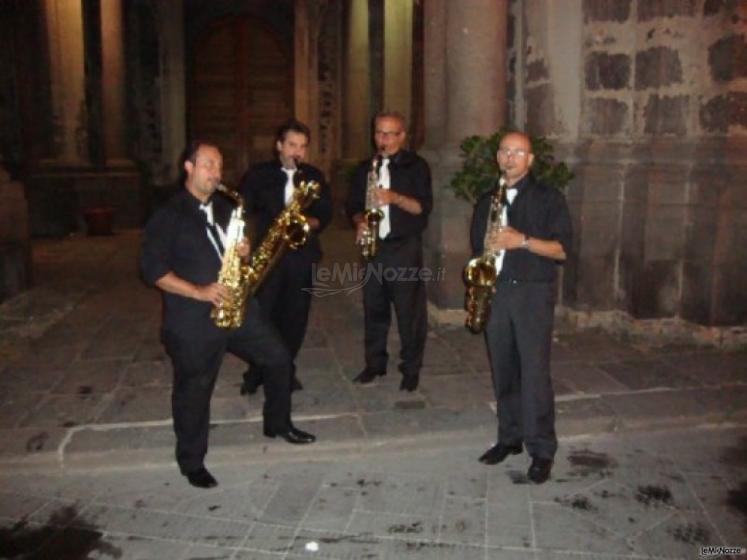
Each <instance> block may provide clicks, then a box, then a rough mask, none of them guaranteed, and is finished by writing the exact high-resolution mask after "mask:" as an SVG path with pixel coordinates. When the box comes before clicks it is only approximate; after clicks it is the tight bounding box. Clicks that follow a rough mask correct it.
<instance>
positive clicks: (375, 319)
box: [363, 237, 428, 375]
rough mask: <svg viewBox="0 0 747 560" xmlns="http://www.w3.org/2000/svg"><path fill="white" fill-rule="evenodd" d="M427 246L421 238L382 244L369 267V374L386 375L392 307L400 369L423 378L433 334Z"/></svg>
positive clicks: (366, 314) (366, 316)
mask: <svg viewBox="0 0 747 560" xmlns="http://www.w3.org/2000/svg"><path fill="white" fill-rule="evenodd" d="M422 267H423V247H422V243H421V240H420V239H419V238H417V237H407V238H404V239H401V240H394V241H381V242H380V243H379V246H378V251H377V253H376V256H375V257H374V258H373V259H371V260H370V261H368V262H367V264H366V277H365V283H364V285H363V313H364V329H365V336H364V340H365V355H366V369H368V370H369V371H373V372H385V371H386V367H387V361H388V359H389V354H388V353H387V349H386V346H387V344H386V343H387V336H388V334H389V326H390V325H391V322H392V313H391V310H392V306H393V307H394V312H395V314H396V316H397V326H398V329H399V339H400V343H401V347H402V348H401V352H400V365H399V370H400V371H401V372H402V374H403V375H418V374H419V373H420V368H421V367H422V365H423V354H424V353H425V339H426V336H427V330H428V311H427V307H426V291H425V282H424V281H423V280H422V278H421V277H420V271H421V269H422Z"/></svg>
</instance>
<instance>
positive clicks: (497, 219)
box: [463, 175, 506, 334]
mask: <svg viewBox="0 0 747 560" xmlns="http://www.w3.org/2000/svg"><path fill="white" fill-rule="evenodd" d="M505 192H506V178H505V176H503V175H501V178H500V179H499V181H498V189H497V190H496V192H495V193H493V196H492V197H491V199H490V211H489V212H488V223H487V226H486V227H485V238H484V241H483V252H482V255H480V256H479V257H474V258H472V259H470V260H469V262H468V263H467V266H465V267H464V273H463V276H464V283H465V284H466V285H467V293H466V294H465V298H464V308H465V309H466V310H467V318H466V319H465V322H464V324H465V326H466V327H467V328H468V329H469V330H470V331H472V332H473V333H475V334H478V333H480V332H482V331H483V329H485V325H486V324H487V322H488V318H489V317H490V298H491V297H492V295H493V292H494V291H495V280H496V274H497V269H496V264H495V260H496V258H497V257H498V256H499V255H500V254H501V253H502V252H503V251H502V250H501V251H499V252H497V253H494V252H492V251H490V250H489V249H488V248H487V247H488V239H489V238H490V237H491V236H492V235H493V234H494V233H496V232H497V231H500V229H501V228H503V227H504V226H505V225H506V224H505V223H503V203H502V201H503V199H504V196H505Z"/></svg>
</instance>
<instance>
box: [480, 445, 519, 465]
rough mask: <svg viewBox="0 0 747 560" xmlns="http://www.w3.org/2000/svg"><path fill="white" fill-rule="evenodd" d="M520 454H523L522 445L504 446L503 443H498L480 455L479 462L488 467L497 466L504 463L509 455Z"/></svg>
mask: <svg viewBox="0 0 747 560" xmlns="http://www.w3.org/2000/svg"><path fill="white" fill-rule="evenodd" d="M519 453H521V444H519V445H504V444H502V443H496V444H495V445H494V446H493V447H491V448H490V449H488V450H487V451H486V452H485V453H483V454H482V455H480V458H479V459H478V461H480V462H481V463H485V464H486V465H497V464H498V463H500V462H502V461H504V460H505V459H506V457H508V456H509V455H518V454H519Z"/></svg>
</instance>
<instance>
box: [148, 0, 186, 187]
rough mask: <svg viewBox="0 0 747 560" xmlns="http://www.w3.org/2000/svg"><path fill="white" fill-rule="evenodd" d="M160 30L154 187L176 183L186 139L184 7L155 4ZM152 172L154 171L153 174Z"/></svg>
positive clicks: (176, 3)
mask: <svg viewBox="0 0 747 560" xmlns="http://www.w3.org/2000/svg"><path fill="white" fill-rule="evenodd" d="M159 10H160V12H159V16H160V18H159V27H160V30H161V35H160V37H161V41H162V42H161V49H160V54H161V64H160V65H159V70H160V75H159V83H160V85H161V88H160V94H161V97H160V107H161V116H162V121H161V124H162V137H161V142H162V146H161V166H160V168H161V170H162V172H161V173H159V174H158V175H157V177H156V180H157V181H158V184H161V185H170V184H173V183H174V182H176V180H177V178H178V176H179V174H180V173H181V170H180V169H179V166H178V165H177V162H178V161H179V157H180V155H181V152H182V150H183V149H184V145H185V142H186V138H187V125H186V119H185V115H186V114H187V109H186V101H185V92H184V84H185V70H184V60H185V53H184V13H183V11H184V6H183V3H182V2H163V3H161V4H159ZM154 171H155V170H154Z"/></svg>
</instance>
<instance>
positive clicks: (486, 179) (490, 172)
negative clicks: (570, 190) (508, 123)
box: [449, 128, 573, 204]
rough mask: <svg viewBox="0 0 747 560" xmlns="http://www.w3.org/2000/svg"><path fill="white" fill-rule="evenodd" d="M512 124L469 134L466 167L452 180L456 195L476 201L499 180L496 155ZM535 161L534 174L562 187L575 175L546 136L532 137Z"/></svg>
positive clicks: (465, 143)
mask: <svg viewBox="0 0 747 560" xmlns="http://www.w3.org/2000/svg"><path fill="white" fill-rule="evenodd" d="M509 132H512V130H511V129H509V128H502V129H501V130H499V131H498V132H496V133H495V134H493V135H491V136H488V137H487V138H486V137H484V136H469V137H467V138H465V139H464V140H463V141H462V143H461V144H460V146H459V150H460V152H461V153H460V155H461V157H462V160H463V163H462V169H461V170H460V171H458V172H457V173H456V174H455V175H454V176H453V177H452V178H451V182H450V183H449V188H450V189H451V190H452V191H453V192H454V196H456V197H457V198H461V199H462V200H466V201H467V202H469V203H470V204H474V203H475V201H476V200H477V199H478V198H479V197H480V195H481V194H482V193H484V192H486V191H489V190H490V189H492V188H493V187H494V186H495V185H497V184H498V179H499V178H500V170H499V169H498V163H497V162H496V159H495V156H496V153H497V152H498V146H499V144H500V143H501V139H502V138H503V136H504V135H506V134H507V133H509ZM530 140H531V143H532V152H533V153H534V164H533V165H532V174H533V175H534V176H535V177H536V178H537V179H538V180H539V181H540V182H542V183H545V184H547V185H551V186H553V187H556V188H558V189H560V190H563V189H564V188H565V186H566V185H567V184H568V183H570V182H571V179H573V173H571V170H570V169H568V167H567V166H566V164H565V163H563V162H560V163H556V162H555V158H554V157H553V154H552V151H553V150H552V145H551V144H550V142H548V141H547V139H545V138H543V137H530Z"/></svg>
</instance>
